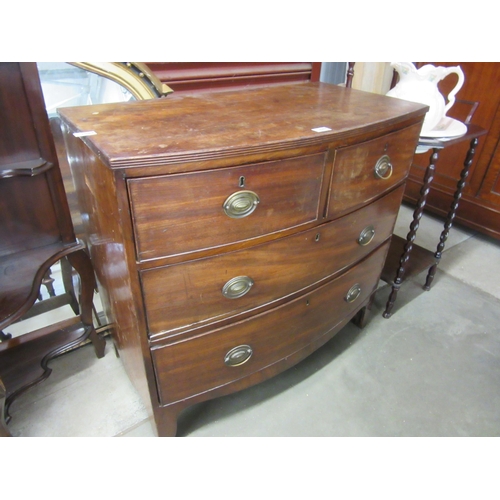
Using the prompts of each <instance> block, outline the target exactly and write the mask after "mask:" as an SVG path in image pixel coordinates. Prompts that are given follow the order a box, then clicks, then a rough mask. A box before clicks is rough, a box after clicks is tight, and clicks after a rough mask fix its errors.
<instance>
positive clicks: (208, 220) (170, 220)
mask: <svg viewBox="0 0 500 500" xmlns="http://www.w3.org/2000/svg"><path fill="white" fill-rule="evenodd" d="M324 163H325V154H324V153H321V154H316V155H310V156H303V157H299V158H294V159H287V160H280V161H272V162H265V163H260V164H253V165H246V166H243V167H234V168H221V169H217V170H211V171H204V172H194V173H186V174H179V175H167V176H161V177H151V178H140V179H132V180H129V181H128V189H129V195H130V203H131V207H132V219H133V225H134V232H135V239H136V251H137V256H138V259H139V260H141V261H143V260H148V259H154V258H158V257H164V256H172V255H178V254H184V253H189V252H193V251H196V250H200V249H207V248H213V247H220V246H222V245H225V244H228V243H234V242H238V241H243V240H248V239H251V238H256V237H258V236H261V235H264V234H269V233H273V232H277V231H280V230H282V229H287V228H292V227H296V226H300V225H302V224H306V223H308V222H313V221H315V220H317V218H318V211H319V201H320V192H321V183H322V179H323V170H324ZM251 193H254V194H255V195H256V196H257V197H258V201H257V203H255V204H254V203H253V201H254V195H253V194H251ZM225 207H228V208H226V210H228V211H229V212H231V211H232V212H233V213H232V214H231V215H227V214H226V212H225ZM252 208H253V209H254V210H253V212H251V213H249V214H248V215H243V216H242V214H245V209H249V210H251V209H252Z"/></svg>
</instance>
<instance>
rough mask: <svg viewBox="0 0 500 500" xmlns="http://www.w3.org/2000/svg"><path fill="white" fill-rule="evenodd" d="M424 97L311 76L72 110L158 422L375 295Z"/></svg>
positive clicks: (80, 166)
mask: <svg viewBox="0 0 500 500" xmlns="http://www.w3.org/2000/svg"><path fill="white" fill-rule="evenodd" d="M426 110H427V108H426V107H425V106H421V105H419V104H414V103H409V102H405V101H400V100H397V99H391V98H386V97H384V96H379V95H375V94H368V93H364V92H359V91H355V90H352V89H345V88H340V87H337V86H333V85H328V84H321V83H307V84H293V85H281V86H275V87H268V88H264V89H262V88H261V89H253V90H243V91H230V92H214V93H200V94H194V95H191V96H188V95H184V96H179V97H177V96H176V95H175V94H174V95H172V96H169V97H168V98H167V99H159V100H151V101H140V102H134V103H127V104H114V105H113V104H109V105H97V106H88V107H77V108H66V109H64V110H61V111H60V115H61V118H62V121H63V129H64V134H65V140H66V145H67V149H68V154H69V159H70V164H71V168H72V173H73V176H74V180H75V184H76V187H77V191H78V196H79V200H80V206H81V211H82V217H83V220H84V224H85V230H86V235H87V244H88V247H89V250H90V253H91V257H92V261H93V264H94V267H95V269H96V274H97V280H98V284H99V288H100V292H101V296H102V301H103V304H104V307H105V313H106V314H107V316H108V318H109V321H110V322H112V324H113V325H114V340H115V344H116V346H117V349H118V352H119V353H120V356H121V358H122V360H123V362H124V365H125V368H126V369H127V371H128V373H129V375H130V377H131V380H132V381H133V382H134V383H135V385H136V387H137V389H138V390H139V392H140V393H141V394H142V395H143V398H144V401H145V402H146V404H147V406H148V408H149V409H150V411H151V414H152V416H153V418H154V422H155V425H156V429H157V431H158V434H159V435H161V436H169V435H175V433H176V426H177V418H178V415H179V413H180V411H181V410H182V409H183V408H185V407H187V406H189V405H192V404H194V403H197V402H200V401H204V400H208V399H211V398H214V397H217V396H221V395H224V394H229V393H231V392H234V391H237V390H241V389H243V388H245V387H248V386H250V385H252V384H255V383H258V382H260V381H263V380H265V379H267V378H269V377H272V376H274V375H276V374H277V373H279V372H281V371H283V370H285V369H286V368H288V367H290V366H292V365H294V364H295V363H297V362H298V361H300V360H301V359H303V358H304V357H306V356H307V355H308V354H310V353H311V352H313V351H314V350H315V349H317V348H318V347H320V346H321V345H322V344H324V343H325V342H326V341H328V340H329V339H330V338H332V336H333V335H334V334H335V333H337V332H338V331H339V330H340V329H341V328H342V327H343V326H344V325H345V324H346V323H347V322H348V321H350V320H351V319H352V318H353V317H354V316H356V315H357V314H359V313H360V311H361V312H362V311H363V310H364V308H366V306H367V304H368V302H369V300H370V297H371V295H372V293H373V292H374V290H375V289H376V287H377V284H378V280H379V277H380V273H381V270H382V267H383V265H384V261H385V257H386V254H387V250H388V246H389V242H390V238H391V235H392V230H393V227H394V223H395V220H396V216H397V212H398V209H399V206H400V203H401V199H402V195H403V190H404V183H405V180H406V177H407V175H408V171H409V168H410V164H411V161H412V158H413V154H414V151H415V148H416V145H417V141H418V137H419V133H420V128H421V125H422V121H423V118H424V115H425V112H426Z"/></svg>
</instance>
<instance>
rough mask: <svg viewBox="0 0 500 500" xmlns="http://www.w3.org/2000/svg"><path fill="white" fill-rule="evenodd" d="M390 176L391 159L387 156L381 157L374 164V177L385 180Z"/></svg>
mask: <svg viewBox="0 0 500 500" xmlns="http://www.w3.org/2000/svg"><path fill="white" fill-rule="evenodd" d="M391 175H392V163H391V159H390V158H389V157H388V156H387V155H384V156H381V157H380V158H379V159H378V161H377V163H376V164H375V177H377V178H378V179H382V180H386V179H389V177H390V176H391Z"/></svg>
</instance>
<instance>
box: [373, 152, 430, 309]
mask: <svg viewBox="0 0 500 500" xmlns="http://www.w3.org/2000/svg"><path fill="white" fill-rule="evenodd" d="M437 160H438V149H437V148H434V149H433V150H432V154H431V156H430V161H429V166H428V167H427V169H426V170H425V176H424V184H423V186H422V189H421V190H420V197H419V199H418V202H417V208H416V209H415V211H414V212H413V221H412V223H411V224H410V231H409V232H408V235H407V236H406V244H405V246H404V250H403V254H402V255H401V258H400V260H399V268H398V270H397V273H396V278H395V279H394V282H393V284H392V289H391V294H390V295H389V300H388V301H387V304H386V306H385V311H384V313H383V317H384V318H390V317H391V315H392V308H393V307H394V303H395V302H396V298H397V296H398V292H399V289H400V288H401V283H403V279H404V274H405V269H406V263H407V262H408V259H409V258H410V253H411V250H412V248H413V242H414V241H415V238H416V236H417V229H418V227H419V224H420V219H421V218H422V214H423V212H424V206H425V203H426V201H427V195H428V194H429V190H430V186H431V183H432V180H433V179H434V172H435V171H436V162H437Z"/></svg>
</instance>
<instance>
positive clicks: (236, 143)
mask: <svg viewBox="0 0 500 500" xmlns="http://www.w3.org/2000/svg"><path fill="white" fill-rule="evenodd" d="M427 109H428V108H427V107H426V106H424V105H421V104H416V103H411V102H408V101H402V100H400V99H394V98H390V97H385V96H381V95H377V94H371V93H368V92H362V91H358V90H353V89H346V88H342V87H338V86H336V85H331V84H326V83H304V84H292V85H279V86H271V87H265V88H259V89H250V90H239V91H228V92H203V93H199V94H194V95H180V96H176V95H175V94H173V95H170V96H169V97H168V98H164V99H155V100H149V101H137V102H131V103H118V104H103V105H95V106H80V107H74V108H64V109H61V110H59V114H60V116H61V118H62V120H63V122H65V123H66V124H67V125H68V126H69V128H70V130H71V131H72V132H90V133H92V134H93V135H85V136H83V137H82V140H83V141H84V142H85V143H86V144H88V145H89V147H90V148H91V149H92V150H93V151H94V152H96V153H97V152H99V156H100V157H101V158H102V159H103V161H104V162H105V163H106V164H107V165H108V166H110V167H111V168H120V167H133V166H144V165H152V164H168V163H176V162H184V161H198V160H209V159H213V158H221V156H226V157H233V156H237V155H241V154H253V153H265V152H266V151H271V150H273V151H276V150H277V149H279V150H283V149H288V148H290V147H304V146H312V145H316V144H321V143H325V142H328V140H329V139H330V138H331V139H333V138H335V140H338V139H339V138H344V137H345V138H349V137H352V136H354V135H358V136H359V134H360V133H368V132H373V131H376V130H378V129H380V128H381V126H382V124H383V126H384V130H385V131H387V127H388V126H390V125H391V124H395V125H396V124H402V123H405V122H407V124H411V123H414V122H416V121H418V120H419V119H420V117H421V116H422V115H423V114H424V113H425V112H426V111H427ZM320 127H326V129H327V130H325V131H320V132H317V131H314V129H317V128H320ZM320 130H324V129H320Z"/></svg>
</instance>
